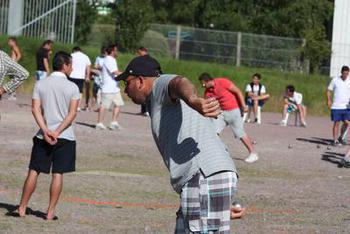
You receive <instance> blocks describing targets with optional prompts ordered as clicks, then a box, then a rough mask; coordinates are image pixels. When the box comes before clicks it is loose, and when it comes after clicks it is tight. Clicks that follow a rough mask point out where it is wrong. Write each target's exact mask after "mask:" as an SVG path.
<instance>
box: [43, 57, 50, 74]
mask: <svg viewBox="0 0 350 234" xmlns="http://www.w3.org/2000/svg"><path fill="white" fill-rule="evenodd" d="M44 66H45V71H46V72H47V73H49V72H50V67H49V62H48V60H47V59H44Z"/></svg>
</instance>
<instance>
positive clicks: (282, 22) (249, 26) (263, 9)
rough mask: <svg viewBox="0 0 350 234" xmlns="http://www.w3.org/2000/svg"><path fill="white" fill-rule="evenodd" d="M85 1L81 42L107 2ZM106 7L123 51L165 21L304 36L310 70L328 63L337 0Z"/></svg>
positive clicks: (149, 2)
mask: <svg viewBox="0 0 350 234" xmlns="http://www.w3.org/2000/svg"><path fill="white" fill-rule="evenodd" d="M86 2H87V1H84V0H78V8H77V9H78V12H77V16H78V17H79V18H78V20H77V25H76V28H77V31H78V33H76V35H77V36H76V41H77V42H82V43H84V42H86V38H87V35H88V34H89V33H90V31H89V30H91V25H92V24H93V22H94V21H95V20H98V16H97V7H98V6H101V4H104V3H103V2H105V1H100V0H93V1H89V2H90V4H87V3H86ZM108 7H110V9H111V13H110V15H109V16H108V21H109V22H111V23H112V24H115V28H116V40H117V43H118V44H120V45H121V49H122V50H124V51H134V50H135V48H136V47H137V46H138V42H139V40H141V39H142V37H143V35H144V33H145V32H146V31H147V29H148V27H149V24H150V23H164V24H180V25H186V26H193V27H200V28H207V29H217V30H226V31H240V32H249V33H258V34H267V35H274V36H283V37H296V38H304V39H305V41H306V44H305V46H304V47H303V48H300V49H301V50H302V52H303V53H302V54H303V56H304V58H305V59H309V60H310V69H311V71H312V72H317V71H318V70H319V67H320V66H321V65H322V64H327V63H328V62H329V56H330V52H331V46H330V41H331V37H332V22H333V7H334V0H317V1H315V0H192V1H187V0H177V1H170V0H116V1H114V2H113V3H108ZM87 22H88V23H87ZM89 27H90V28H89Z"/></svg>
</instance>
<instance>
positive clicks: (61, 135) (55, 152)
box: [18, 52, 80, 220]
mask: <svg viewBox="0 0 350 234" xmlns="http://www.w3.org/2000/svg"><path fill="white" fill-rule="evenodd" d="M52 67H53V70H54V72H53V73H51V75H50V76H49V77H47V78H46V79H43V80H40V81H38V82H37V83H36V84H35V87H34V92H33V99H32V113H33V116H34V118H35V120H36V122H37V124H38V125H39V127H40V130H39V132H38V133H37V134H36V136H35V137H34V138H33V142H34V144H33V148H32V154H31V159H30V164H29V171H28V176H27V179H26V181H25V183H24V185H23V193H22V198H21V203H20V205H19V207H18V215H19V216H21V217H24V216H25V211H26V207H27V204H28V202H29V199H30V197H31V195H32V194H33V192H34V190H35V187H36V181H37V179H38V176H39V174H40V173H41V172H42V173H47V174H48V173H50V170H51V173H52V181H51V187H50V202H49V207H48V209H47V215H46V219H48V220H52V219H55V215H54V214H55V208H56V204H57V202H58V199H59V196H60V194H61V191H62V185H63V173H67V172H73V171H75V147H76V143H75V135H74V132H73V127H72V122H73V121H74V119H75V117H76V114H77V108H78V105H79V99H80V94H79V89H78V87H77V86H76V85H75V84H74V83H72V82H70V81H69V80H68V78H67V77H69V74H70V73H71V71H72V57H71V56H70V54H68V53H66V52H58V53H57V54H56V55H55V57H54V59H53V66H52Z"/></svg>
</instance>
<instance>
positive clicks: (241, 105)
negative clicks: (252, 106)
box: [235, 91, 245, 108]
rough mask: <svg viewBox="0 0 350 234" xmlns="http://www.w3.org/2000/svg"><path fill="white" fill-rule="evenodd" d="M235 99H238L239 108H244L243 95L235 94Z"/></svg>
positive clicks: (240, 93)
mask: <svg viewBox="0 0 350 234" xmlns="http://www.w3.org/2000/svg"><path fill="white" fill-rule="evenodd" d="M235 95H236V97H237V99H238V102H239V105H240V107H241V108H244V107H245V101H244V97H243V94H242V92H240V91H239V92H236V93H235Z"/></svg>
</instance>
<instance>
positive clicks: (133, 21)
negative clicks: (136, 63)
mask: <svg viewBox="0 0 350 234" xmlns="http://www.w3.org/2000/svg"><path fill="white" fill-rule="evenodd" d="M114 8H115V9H114V14H115V17H116V40H117V43H118V46H119V48H120V49H121V50H124V51H129V52H134V51H135V49H136V48H137V47H138V46H139V44H138V43H139V41H140V40H141V39H142V38H143V36H144V34H145V32H146V31H147V29H148V28H149V22H150V21H151V20H152V17H153V8H152V5H151V1H150V0H144V1H142V0H123V1H117V2H116V4H115V7H114Z"/></svg>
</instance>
